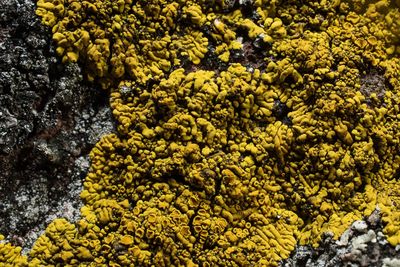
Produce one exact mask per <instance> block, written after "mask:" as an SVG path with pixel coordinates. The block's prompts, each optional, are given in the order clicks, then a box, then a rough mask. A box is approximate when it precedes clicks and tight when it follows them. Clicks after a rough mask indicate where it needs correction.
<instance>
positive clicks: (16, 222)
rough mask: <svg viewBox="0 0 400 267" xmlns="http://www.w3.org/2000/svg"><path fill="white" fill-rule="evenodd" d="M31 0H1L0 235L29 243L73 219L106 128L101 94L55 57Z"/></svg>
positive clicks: (104, 99) (108, 115)
mask: <svg viewBox="0 0 400 267" xmlns="http://www.w3.org/2000/svg"><path fill="white" fill-rule="evenodd" d="M34 9H35V5H34V2H32V1H17V0H1V1H0V169H1V171H0V196H1V201H0V232H1V233H2V234H6V236H7V237H8V238H9V239H10V240H11V241H12V242H13V243H14V244H18V245H22V246H24V247H29V246H30V245H32V243H33V241H34V240H35V239H36V238H37V236H38V234H39V231H40V230H43V229H44V227H45V225H46V224H47V223H49V222H50V221H51V220H53V219H54V218H55V217H67V218H69V219H71V220H76V219H77V218H78V216H79V207H80V206H81V204H80V200H79V193H80V191H81V187H82V185H81V184H82V182H81V180H82V178H83V177H84V176H85V173H86V171H87V169H88V167H89V160H88V157H87V154H88V152H89V151H90V149H91V148H92V146H93V145H94V144H95V143H96V142H97V141H98V139H99V138H100V136H101V135H103V134H105V133H107V132H110V131H112V128H113V126H112V120H111V113H110V110H109V108H108V103H107V96H106V94H105V93H103V92H100V91H99V90H95V89H93V88H92V87H91V86H88V85H86V84H84V83H83V82H82V77H81V74H80V68H79V67H78V66H77V65H76V64H68V65H63V64H61V63H60V62H59V60H58V59H57V58H56V57H55V53H54V51H53V47H52V46H51V40H50V35H49V29H47V28H46V27H44V26H42V25H41V23H40V20H39V19H38V18H37V17H36V16H35V14H34Z"/></svg>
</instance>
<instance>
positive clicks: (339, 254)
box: [281, 210, 400, 267]
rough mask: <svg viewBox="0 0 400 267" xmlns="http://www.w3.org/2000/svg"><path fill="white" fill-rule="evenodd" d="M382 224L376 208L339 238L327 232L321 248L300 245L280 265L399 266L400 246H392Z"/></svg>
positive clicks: (334, 266)
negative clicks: (386, 237)
mask: <svg viewBox="0 0 400 267" xmlns="http://www.w3.org/2000/svg"><path fill="white" fill-rule="evenodd" d="M382 228H383V225H382V221H381V220H380V216H379V211H378V210H376V211H375V212H373V213H372V214H371V215H370V216H369V217H368V218H366V219H365V220H362V221H356V222H354V223H353V224H352V226H351V227H350V228H349V229H347V230H346V232H344V233H343V235H342V236H341V237H340V239H339V240H333V239H332V236H330V235H329V234H326V236H325V238H324V239H323V241H322V242H321V244H320V247H319V248H316V249H313V248H312V247H309V246H298V247H297V248H296V250H295V251H294V252H293V253H292V255H291V257H290V258H289V259H287V260H286V261H284V262H283V263H282V264H281V267H300V266H307V267H336V266H345V267H356V266H357V267H358V266H360V267H369V266H386V267H397V266H400V253H399V252H400V246H397V247H393V246H391V245H390V244H389V243H388V242H387V240H386V239H385V236H384V235H383V233H382Z"/></svg>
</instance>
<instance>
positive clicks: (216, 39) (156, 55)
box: [30, 0, 400, 266]
mask: <svg viewBox="0 0 400 267" xmlns="http://www.w3.org/2000/svg"><path fill="white" fill-rule="evenodd" d="M399 8H400V7H399V6H398V2H396V1H385V0H381V1H370V2H368V3H365V2H363V1H309V2H307V3H299V1H261V0H260V1H258V0H257V1H238V2H236V1H202V0H199V1H176V2H174V1H166V0H153V1H135V2H132V1H129V0H126V1H90V2H89V1H79V2H77V1H66V2H64V1H58V0H39V1H38V9H37V14H38V15H39V16H41V17H42V18H43V22H44V23H45V24H47V25H49V26H51V27H52V29H53V39H54V41H55V43H56V45H57V46H58V48H57V51H58V53H59V55H60V56H62V57H63V60H64V61H79V62H81V64H84V65H85V66H86V72H87V77H88V78H89V80H94V79H98V81H99V83H100V84H101V85H102V86H103V87H104V88H106V89H108V90H109V92H110V98H111V99H110V103H111V107H112V109H113V114H114V116H115V118H116V120H117V121H118V124H119V125H118V133H115V134H111V135H108V136H106V137H104V138H103V139H102V140H101V141H100V142H99V143H98V144H97V145H96V146H95V148H94V149H93V150H92V152H91V158H92V166H91V171H90V173H89V174H88V176H87V178H86V180H85V184H84V190H83V191H82V194H81V197H82V199H83V201H84V203H85V206H84V207H83V208H82V217H83V218H82V220H80V221H79V222H78V223H77V224H76V226H75V225H72V224H70V223H68V222H64V221H62V222H60V221H56V222H54V225H51V226H49V229H48V231H46V234H45V235H44V236H43V237H41V238H40V239H39V240H38V242H37V245H36V246H35V247H34V248H33V249H32V251H31V254H30V257H31V258H32V259H33V260H39V262H42V263H43V264H57V263H58V264H62V265H63V264H64V265H65V264H78V263H82V264H85V265H89V266H113V265H114V266H123V265H127V264H132V263H133V264H136V265H140V266H151V265H160V266H181V265H183V266H184V265H186V266H215V265H223V266H275V265H277V264H278V262H279V261H280V260H281V259H283V258H287V257H288V256H289V254H290V253H291V251H292V250H293V249H294V247H295V245H296V243H297V242H299V243H300V244H312V245H315V246H317V245H318V242H319V240H320V239H321V234H322V233H324V232H332V234H333V236H334V238H338V237H339V235H340V234H342V233H343V232H344V231H345V229H346V228H347V227H348V226H350V225H351V223H352V222H354V221H355V220H358V219H360V218H362V217H363V216H366V215H369V214H371V213H372V212H373V211H374V210H375V208H376V206H378V207H379V208H380V209H381V210H382V214H383V218H384V221H385V223H386V224H387V225H386V226H385V228H384V230H383V231H384V233H385V234H386V235H387V236H388V240H389V242H390V243H391V244H392V245H396V244H398V243H400V239H399V236H400V226H399V221H400V220H399V213H400V211H399V210H398V208H397V207H398V206H399V205H398V203H397V201H398V197H397V194H396V192H397V191H398V190H397V188H398V187H399V186H400V184H399V181H398V178H399V177H398V173H399V168H400V165H399V164H400V158H399V155H398V151H399V149H400V144H399V141H400V134H399V133H400V120H399V118H400V116H399V115H400V114H399V92H400V80H399V70H400V60H399V54H400V46H399V42H398V38H399V36H398V34H399V33H398V30H397V28H398V27H397V24H396V23H397V21H396V20H395V19H393V18H397V17H399V16H400V11H399ZM248 55H251V56H252V57H251V58H250V57H249V58H246V59H244V57H245V56H248ZM210 59H212V60H210ZM211 61H214V63H210V64H208V63H209V62H211ZM58 226H59V227H58ZM67 229H68V230H70V231H73V234H71V235H69V234H68V233H66V231H67ZM39 241H40V242H39ZM64 246H66V247H67V248H65V247H64ZM67 252H68V253H67ZM69 252H70V253H69ZM65 253H67V255H65Z"/></svg>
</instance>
